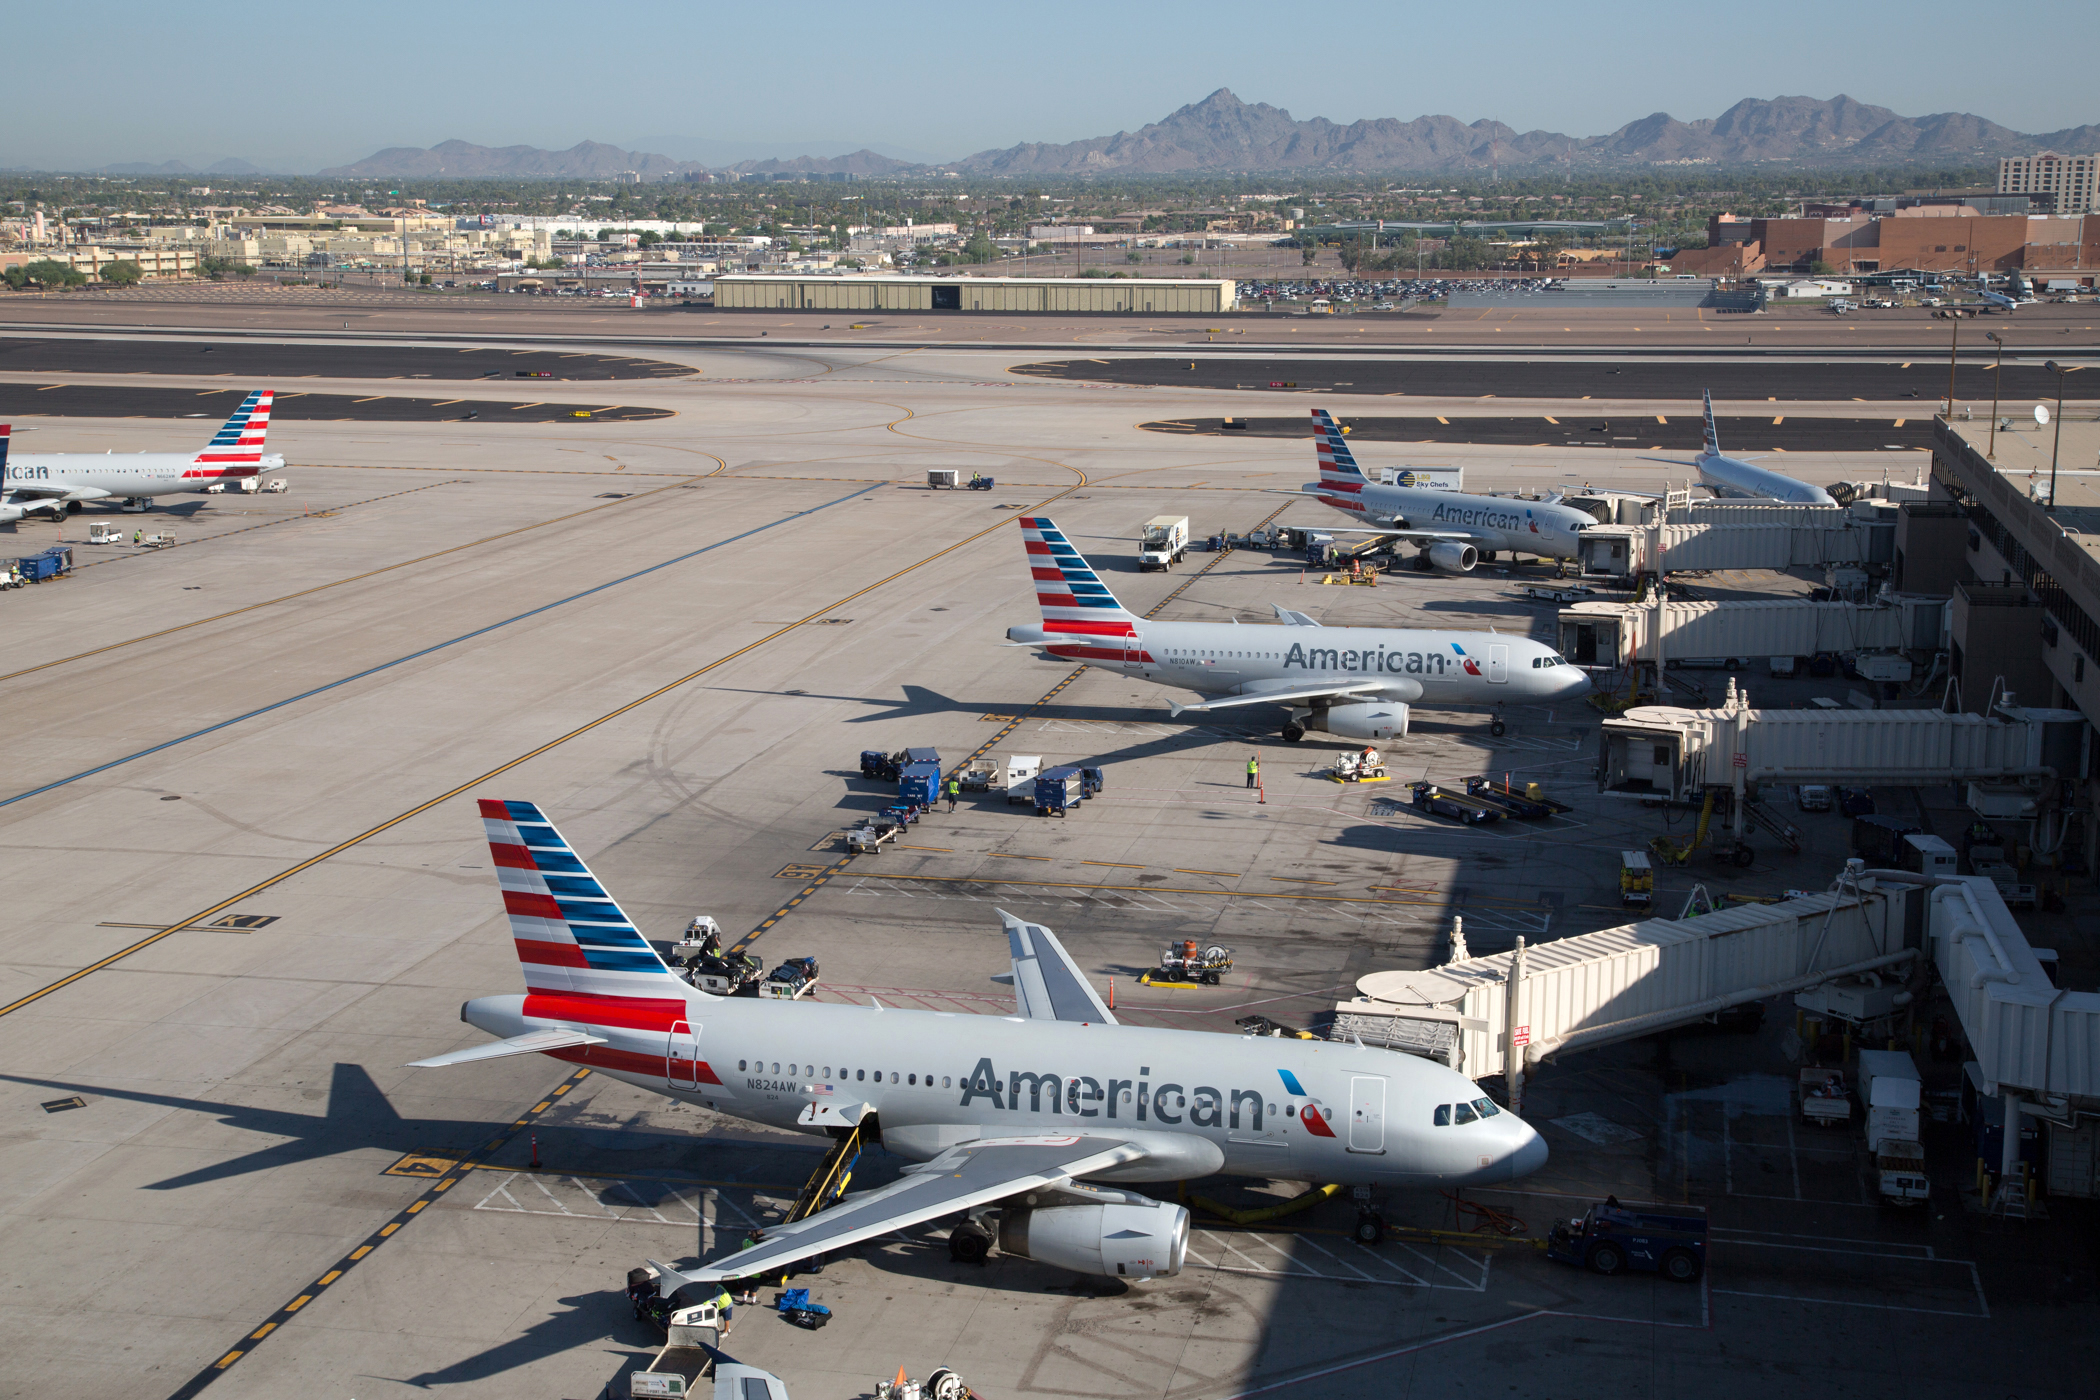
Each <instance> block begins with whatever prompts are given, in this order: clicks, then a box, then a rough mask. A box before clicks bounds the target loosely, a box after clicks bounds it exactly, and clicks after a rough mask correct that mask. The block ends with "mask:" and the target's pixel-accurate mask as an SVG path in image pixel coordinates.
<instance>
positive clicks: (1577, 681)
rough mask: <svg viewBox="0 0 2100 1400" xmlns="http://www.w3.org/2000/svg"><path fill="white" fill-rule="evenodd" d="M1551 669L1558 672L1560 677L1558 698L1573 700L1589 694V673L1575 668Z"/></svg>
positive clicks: (1560, 667) (1561, 667) (1559, 667)
mask: <svg viewBox="0 0 2100 1400" xmlns="http://www.w3.org/2000/svg"><path fill="white" fill-rule="evenodd" d="M1553 669H1554V670H1556V671H1559V672H1560V673H1561V677H1562V679H1561V683H1560V697H1559V698H1561V699H1563V700H1573V699H1574V698H1575V697H1576V696H1578V695H1587V694H1589V693H1590V689H1591V687H1590V675H1589V672H1587V671H1584V670H1582V669H1581V668H1580V667H1576V666H1556V667H1554V668H1553Z"/></svg>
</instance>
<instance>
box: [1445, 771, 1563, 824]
mask: <svg viewBox="0 0 2100 1400" xmlns="http://www.w3.org/2000/svg"><path fill="white" fill-rule="evenodd" d="M1466 795H1467V796H1468V797H1471V798H1473V799H1475V800H1476V801H1480V802H1485V803H1488V804H1489V805H1490V806H1495V807H1500V808H1501V809H1502V810H1503V811H1504V812H1507V813H1508V814H1509V815H1510V816H1512V817H1524V818H1527V819H1534V818H1538V817H1557V816H1560V815H1561V814H1562V813H1564V812H1572V811H1574V810H1575V809H1574V808H1573V807H1570V806H1569V805H1568V804H1567V803H1565V802H1555V801H1554V800H1553V799H1552V798H1550V797H1548V796H1546V794H1545V793H1544V792H1543V791H1542V790H1541V789H1540V788H1539V785H1538V784H1537V783H1526V784H1525V785H1524V788H1523V791H1521V792H1520V791H1518V790H1517V789H1516V788H1514V787H1512V786H1511V785H1510V784H1508V783H1506V782H1505V783H1498V782H1496V781H1495V780H1494V779H1493V778H1490V777H1488V776H1487V775H1486V774H1484V773H1483V774H1480V775H1478V776H1476V777H1471V778H1468V779H1466Z"/></svg>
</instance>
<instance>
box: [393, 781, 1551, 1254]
mask: <svg viewBox="0 0 2100 1400" xmlns="http://www.w3.org/2000/svg"><path fill="white" fill-rule="evenodd" d="M480 808H481V817H482V825H483V826H484V828H485V829H486V830H487V833H488V840H489V850H490V852H491V854H492V855H493V857H494V860H495V867H496V872H497V878H498V880H499V882H500V884H501V886H502V891H503V907H504V909H505V911H506V912H507V914H508V915H509V919H510V932H511V937H512V938H513V940H514V941H515V943H516V945H517V952H518V960H519V962H520V963H521V964H522V965H523V967H524V973H525V988H526V989H525V992H524V994H523V995H518V994H515V993H513V994H510V995H499V996H484V997H476V998H474V999H473V1000H472V1001H469V1002H467V1003H466V1004H465V1005H464V1006H462V1007H461V1008H460V1013H459V1014H460V1019H461V1020H462V1021H465V1022H466V1023H467V1024H468V1025H471V1026H475V1027H477V1028H479V1029H481V1030H484V1031H487V1032H488V1033H489V1034H491V1035H494V1036H499V1037H501V1039H498V1040H496V1041H494V1042H491V1043H489V1044H485V1045H476V1046H471V1047H469V1048H467V1049H464V1050H455V1051H453V1052H451V1053H450V1054H444V1055H436V1056H433V1057H431V1058H430V1059H426V1060H418V1061H416V1062H415V1067H417V1068H428V1067H437V1066H445V1065H457V1064H465V1063H469V1062H472V1061H476V1060H487V1059H494V1058H497V1057H499V1056H505V1055H527V1054H543V1055H547V1056H550V1057H551V1058H553V1059H556V1060H561V1061H563V1062H565V1063H568V1064H574V1065H587V1066H589V1067H590V1068H592V1069H593V1070H596V1071H598V1072H599V1073H601V1074H609V1075H611V1076H612V1077H614V1078H615V1079H619V1080H622V1081H624V1082H626V1083H629V1084H633V1085H635V1086H637V1087H639V1088H643V1089H648V1090H651V1091H653V1092H655V1093H659V1094H663V1095H665V1096H666V1097H668V1098H672V1099H676V1100H679V1101H680V1102H683V1103H689V1104H698V1105H702V1106H704V1107H706V1108H709V1109H712V1110H714V1111H716V1112H719V1113H726V1114H729V1115H732V1116H734V1117H738V1118H743V1119H746V1120H749V1121H751V1122H755V1123H764V1124H767V1125H768V1126H771V1127H775V1128H783V1129H793V1130H799V1131H802V1132H806V1133H812V1134H829V1135H831V1136H835V1137H837V1136H844V1135H846V1134H848V1133H850V1132H851V1131H852V1130H853V1129H854V1128H856V1127H858V1128H859V1129H860V1131H861V1132H862V1134H863V1135H864V1136H866V1137H868V1138H870V1139H871V1140H879V1141H880V1142H881V1143H882V1145H883V1147H884V1148H885V1149H886V1150H888V1151H889V1152H891V1153H894V1154H896V1155H897V1156H900V1157H903V1158H906V1159H907V1160H909V1161H911V1162H912V1163H913V1165H912V1166H909V1167H906V1168H905V1170H904V1174H903V1176H901V1177H900V1178H899V1179H898V1180H896V1181H894V1182H892V1183H890V1184H889V1185H887V1186H882V1187H878V1188H877V1189H875V1190H873V1191H868V1192H865V1193H862V1194H858V1195H851V1196H848V1197H846V1198H845V1199H844V1200H843V1201H842V1202H841V1203H840V1204H838V1205H836V1206H834V1207H832V1208H831V1209H829V1210H825V1211H822V1212H819V1213H818V1214H815V1215H812V1216H810V1217H808V1218H807V1219H804V1220H801V1221H797V1222H796V1223H794V1224H791V1225H784V1226H781V1227H778V1228H771V1229H768V1230H767V1232H766V1234H767V1238H766V1240H765V1241H764V1242H763V1243H762V1244H759V1245H756V1246H754V1247H752V1248H750V1249H745V1250H742V1251H740V1252H732V1253H729V1254H726V1255H724V1256H723V1257H722V1258H720V1259H717V1260H715V1261H713V1262H711V1263H709V1264H708V1265H706V1266H705V1267H703V1268H701V1269H699V1270H696V1271H694V1272H691V1273H686V1274H680V1273H678V1272H677V1271H675V1270H671V1269H667V1268H665V1267H664V1266H663V1265H661V1264H659V1265H657V1268H658V1270H659V1271H660V1272H661V1274H662V1276H663V1282H662V1284H661V1287H662V1288H663V1290H664V1292H665V1293H666V1294H668V1293H670V1292H671V1291H673V1290H674V1289H676V1288H678V1287H680V1286H682V1285H684V1284H687V1283H713V1282H717V1281H719V1280H721V1279H724V1278H732V1277H735V1278H747V1277H754V1276H757V1275H759V1274H764V1273H770V1272H774V1271H777V1270H779V1269H781V1268H782V1267H783V1266H785V1265H789V1264H792V1263H794V1262H796V1261H797V1260H802V1259H807V1258H809V1257H810V1256H812V1255H815V1254H822V1253H826V1252H829V1251H832V1250H837V1249H844V1248H846V1247H848V1246H850V1245H854V1244H858V1243H860V1242H861V1241H863V1240H870V1239H875V1238H877V1237H879V1236H882V1235H887V1234H890V1233H891V1232H893V1231H896V1230H900V1229H904V1228H906V1227H908V1226H911V1225H917V1224H922V1223H924V1222H926V1221H931V1220H941V1219H948V1218H955V1217H961V1219H960V1221H959V1223H958V1224H957V1225H956V1226H955V1227H954V1231H953V1233H952V1234H950V1236H949V1248H950V1250H951V1251H952V1252H953V1253H954V1255H955V1257H956V1258H958V1259H963V1260H981V1259H983V1258H984V1257H985V1256H986V1255H987V1253H989V1251H990V1249H991V1246H992V1243H993V1240H994V1236H995V1234H996V1239H997V1243H998V1246H999V1248H1000V1249H1002V1250H1003V1251H1005V1252H1006V1253H1009V1254H1015V1255H1019V1256H1021V1257H1023V1258H1027V1259H1034V1260H1038V1261H1040V1262H1042V1263H1046V1264H1052V1265H1056V1266H1058V1267H1061V1268H1066V1269H1071V1270H1073V1271H1075V1272H1078V1273H1083V1274H1100V1275H1106V1276H1108V1277H1111V1278H1124V1279H1147V1278H1153V1277H1156V1276H1171V1275H1173V1274H1176V1273H1179V1272H1180V1270H1181V1267H1182V1261H1183V1258H1184V1257H1185V1254H1186V1251H1187V1246H1188V1232H1189V1216H1188V1212H1187V1211H1186V1210H1184V1209H1183V1208H1182V1207H1181V1206H1178V1205H1176V1204H1174V1203H1173V1202H1171V1201H1161V1200H1156V1199H1154V1198H1153V1197H1151V1196H1147V1195H1144V1194H1141V1193H1139V1192H1134V1191H1123V1190H1118V1189H1117V1186H1119V1185H1123V1184H1135V1183H1146V1182H1169V1181H1188V1180H1191V1179H1194V1178H1197V1177H1203V1176H1209V1175H1213V1174H1215V1173H1220V1172H1222V1173H1225V1174H1227V1175H1231V1176H1247V1177H1258V1178H1261V1179H1263V1180H1270V1181H1305V1182H1336V1183H1339V1184H1341V1185H1345V1186H1364V1187H1387V1186H1412V1185H1437V1186H1450V1185H1462V1184H1466V1183H1476V1182H1500V1181H1510V1180H1513V1179H1515V1178H1517V1177H1520V1176H1523V1175H1525V1174H1526V1173H1528V1172H1533V1171H1536V1170H1538V1169H1539V1168H1540V1167H1542V1166H1544V1165H1545V1163H1546V1155H1547V1153H1546V1144H1545V1142H1544V1141H1543V1140H1541V1139H1540V1137H1539V1135H1538V1134H1537V1133H1536V1132H1535V1131H1533V1129H1532V1128H1531V1126H1530V1125H1529V1124H1527V1123H1525V1122H1524V1121H1523V1120H1522V1119H1520V1118H1518V1117H1517V1116H1516V1115H1515V1114H1512V1113H1509V1112H1506V1111H1503V1110H1501V1109H1499V1108H1498V1107H1497V1106H1496V1104H1495V1103H1494V1101H1493V1100H1491V1099H1489V1098H1488V1097H1487V1096H1486V1095H1485V1094H1483V1093H1482V1092H1481V1090H1480V1088H1479V1086H1478V1085H1476V1084H1474V1083H1473V1081H1472V1080H1470V1079H1467V1078H1466V1077H1465V1076H1464V1075H1462V1074H1460V1073H1458V1072H1457V1071H1455V1070H1452V1069H1448V1068H1446V1067H1445V1066H1443V1065H1441V1064H1438V1063H1436V1062H1434V1061H1431V1060H1426V1059H1422V1058H1419V1057H1417V1056H1413V1055H1407V1054H1402V1053H1399V1052H1397V1051H1390V1050H1375V1049H1368V1048H1366V1047H1365V1046H1363V1045H1362V1044H1361V1043H1351V1044H1346V1045H1345V1044H1339V1043H1336V1042H1331V1041H1307V1040H1283V1039H1278V1038H1274V1037H1266V1036H1263V1037H1256V1036H1242V1037H1231V1036H1224V1035H1218V1034H1215V1033H1211V1032H1205V1031H1184V1030H1160V1029H1154V1028H1152V1027H1147V1026H1125V1025H1121V1024H1119V1023H1118V1022H1117V1020H1116V1018H1115V1015H1114V1013H1113V1012H1111V1011H1110V1010H1109V1009H1108V1008H1107V1007H1106V1006H1104V1005H1103V1004H1102V1002H1101V998H1100V997H1099V995H1097V994H1096V993H1095V991H1094V989H1093V987H1092V986H1091V985H1089V984H1088V982H1087V980H1086V976H1085V974H1084V973H1082V972H1081V971H1080V969H1079V968H1078V966H1077V965H1076V964H1074V962H1073V961H1072V958H1071V955H1070V954H1068V953H1067V952H1066V951H1065V949H1064V947H1063V945H1062V944H1060V943H1059V942H1058V941H1057V936H1056V935H1055V934H1053V933H1051V931H1050V930H1049V929H1047V928H1044V927H1043V926H1042V925H1041V924H1034V923H1030V922H1028V921H1027V920H1025V919H1020V918H1016V917H1015V916H1014V915H1012V914H1007V913H1005V912H1004V911H1001V913H1000V918H1001V919H1002V921H1003V922H1004V924H1005V928H1006V938H1007V945H1008V949H1009V951H1010V953H1011V954H1012V958H1013V982H1014V992H1015V1000H1016V1002H1017V1003H1018V1005H1017V1006H1016V1008H1015V1014H1013V1015H1011V1016H957V1015H952V1014H949V1013H944V1012H933V1011H906V1010H902V1009H898V1008H894V1007H885V1006H882V1005H880V1004H879V1003H875V1002H873V1000H872V999H871V1004H870V1005H868V1006H840V1005H831V1004H823V1003H815V1002H804V1001H792V1002H784V1003H783V1002H777V1001H760V1000H757V999H745V998H722V997H714V996H710V995H708V994H707V993H705V992H702V991H699V990H697V989H696V988H694V987H692V986H691V985H689V984H688V983H687V982H686V981H685V980H684V979H683V978H681V977H679V976H678V975H677V974H676V973H674V972H672V971H671V969H670V968H669V967H667V966H666V965H665V963H664V961H663V959H662V958H661V957H660V956H658V954H657V952H656V949H655V948H654V947H652V946H651V945H650V944H649V943H648V941H647V940H645V939H644V938H643V937H642V935H641V934H640V933H639V932H637V931H636V929H635V926H634V923H633V921H632V920H630V919H629V918H628V917H627V915H626V914H625V913H623V912H622V911H621V909H620V906H619V904H618V903H617V902H615V901H614V899H613V898H612V896H611V895H609V894H607V893H606V891H605V887H604V886H603V885H602V884H600V883H599V881H598V878H597V877H596V876H595V875H593V874H592V873H591V871H590V868H589V867H588V866H586V865H585V864H584V862H583V860H582V859H581V857H579V856H578V855H577V853H576V851H575V850H574V849H573V848H572V847H571V846H570V845H569V843H568V842H567V841H565V840H563V839H562V836H561V833H560V832H558V831H556V830H555V829H554V826H553V825H552V823H550V822H549V821H548V820H547V818H546V817H545V816H543V815H542V814H541V812H540V809H539V808H537V807H535V806H534V805H533V804H531V803H529V802H498V801H491V800H486V799H484V800H483V801H482V802H481V803H480ZM994 1210H996V1211H997V1212H998V1219H997V1220H996V1222H994V1221H992V1220H991V1218H990V1213H991V1212H992V1211H994ZM1383 1229H1384V1223H1383V1222H1382V1221H1381V1220H1379V1219H1378V1217H1377V1216H1376V1215H1375V1214H1372V1213H1370V1212H1369V1211H1368V1209H1367V1210H1366V1213H1365V1215H1364V1217H1363V1218H1362V1219H1361V1220H1360V1221H1359V1222H1358V1237H1359V1238H1361V1239H1364V1240H1365V1241H1366V1242H1370V1243H1375V1242H1376V1241H1377V1239H1378V1238H1379V1237H1380V1236H1381V1235H1382V1233H1383Z"/></svg>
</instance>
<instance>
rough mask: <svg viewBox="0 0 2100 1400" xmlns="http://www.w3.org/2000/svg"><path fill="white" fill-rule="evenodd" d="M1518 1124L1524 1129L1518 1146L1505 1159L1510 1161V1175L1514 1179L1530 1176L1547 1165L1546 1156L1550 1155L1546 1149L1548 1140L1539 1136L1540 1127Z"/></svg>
mask: <svg viewBox="0 0 2100 1400" xmlns="http://www.w3.org/2000/svg"><path fill="white" fill-rule="evenodd" d="M1518 1126H1519V1127H1521V1128H1522V1129H1523V1130H1524V1131H1523V1133H1522V1134H1521V1135H1520V1136H1519V1138H1518V1142H1517V1145H1516V1147H1515V1148H1513V1149H1512V1150H1511V1151H1510V1153H1509V1155H1508V1156H1507V1157H1506V1158H1505V1159H1504V1160H1506V1161H1507V1162H1508V1163H1509V1175H1510V1180H1512V1181H1514V1180H1516V1179H1517V1178H1518V1177H1521V1176H1530V1175H1531V1174H1532V1173H1533V1172H1535V1171H1537V1170H1538V1169H1539V1168H1541V1167H1543V1166H1545V1165H1546V1158H1547V1156H1548V1155H1549V1154H1548V1152H1547V1151H1546V1140H1545V1139H1544V1138H1542V1137H1540V1136H1539V1134H1538V1129H1536V1128H1534V1127H1532V1126H1531V1125H1530V1124H1529V1123H1519V1124H1518Z"/></svg>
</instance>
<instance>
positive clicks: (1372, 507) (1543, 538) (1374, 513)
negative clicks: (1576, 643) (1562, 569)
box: [1278, 408, 1597, 574]
mask: <svg viewBox="0 0 2100 1400" xmlns="http://www.w3.org/2000/svg"><path fill="white" fill-rule="evenodd" d="M1312 416H1313V444H1314V451H1315V452H1317V453H1318V455H1319V461H1320V479H1319V480H1318V481H1309V482H1307V483H1306V484H1305V486H1304V488H1303V489H1302V490H1298V491H1283V492H1279V493H1278V494H1279V495H1286V496H1313V497H1316V498H1318V499H1319V500H1320V501H1322V502H1323V503H1325V504H1327V505H1330V506H1333V507H1334V508H1335V509H1336V510H1338V511H1341V512H1342V513H1343V514H1345V515H1353V516H1355V517H1356V518H1357V519H1359V520H1364V521H1369V522H1370V523H1371V528H1366V529H1358V528H1352V527H1349V526H1341V527H1338V528H1336V529H1335V530H1334V532H1333V533H1335V534H1341V535H1386V536H1391V537H1393V538H1396V539H1403V540H1414V541H1418V542H1420V544H1421V546H1422V549H1421V553H1420V554H1419V555H1417V556H1416V561H1415V562H1416V567H1417V568H1421V569H1425V570H1429V569H1433V570H1435V571H1436V572H1438V573H1445V574H1465V573H1471V572H1472V570H1473V566H1474V565H1475V564H1476V563H1479V562H1480V561H1481V560H1483V559H1485V560H1487V561H1488V562H1489V563H1493V562H1494V559H1495V555H1496V553H1497V552H1498V551H1501V550H1508V551H1509V552H1510V553H1512V554H1535V555H1538V556H1539V557H1540V558H1544V559H1573V558H1574V557H1575V556H1576V555H1577V554H1578V553H1579V552H1580V536H1581V534H1582V532H1583V531H1584V530H1586V529H1588V528H1589V527H1590V526H1592V525H1595V524H1596V523H1597V520H1596V517H1594V516H1592V515H1590V514H1589V513H1587V512H1585V511H1580V510H1577V509H1575V508H1574V507H1573V506H1564V505H1561V504H1559V498H1558V497H1555V498H1554V499H1553V500H1550V501H1525V500H1516V499H1513V498H1510V497H1507V496H1469V495H1466V494H1464V493H1462V492H1458V491H1437V490H1433V489H1430V488H1428V487H1421V486H1381V485H1379V484H1377V483H1376V482H1373V481H1370V480H1368V479H1367V478H1366V477H1365V476H1364V474H1363V471H1362V470H1361V469H1360V468H1359V467H1358V466H1357V465H1356V455H1355V454H1354V453H1352V452H1351V451H1350V450H1349V440H1348V438H1347V437H1345V436H1344V435H1343V433H1342V430H1341V428H1340V427H1339V426H1338V425H1337V424H1336V423H1335V421H1334V418H1333V416H1332V415H1330V414H1329V413H1328V412H1327V410H1326V409H1324V408H1316V409H1314V410H1313V411H1312Z"/></svg>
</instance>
